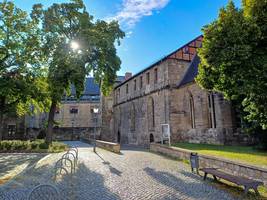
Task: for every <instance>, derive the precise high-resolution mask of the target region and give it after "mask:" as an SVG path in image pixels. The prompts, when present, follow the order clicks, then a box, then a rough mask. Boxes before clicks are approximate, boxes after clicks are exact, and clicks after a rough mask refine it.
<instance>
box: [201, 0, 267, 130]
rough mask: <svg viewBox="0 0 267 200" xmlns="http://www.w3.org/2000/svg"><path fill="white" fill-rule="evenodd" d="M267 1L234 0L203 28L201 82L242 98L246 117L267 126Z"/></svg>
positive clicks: (211, 88) (227, 96) (210, 88)
mask: <svg viewBox="0 0 267 200" xmlns="http://www.w3.org/2000/svg"><path fill="white" fill-rule="evenodd" d="M266 25H267V1H266V0H244V1H243V8H242V9H237V8H236V7H235V5H234V3H233V2H232V1H230V2H229V4H228V5H227V7H226V8H222V9H221V10H220V13H219V17H218V19H217V20H215V21H214V22H212V23H211V24H209V25H207V26H205V27H204V28H203V32H204V40H203V44H202V48H201V49H200V50H199V52H198V53H199V56H200V59H201V64H200V67H199V75H198V76H197V78H196V81H197V83H198V84H200V85H201V86H202V87H203V88H206V89H208V90H213V91H218V92H221V93H223V94H224V96H225V97H226V98H228V99H230V100H234V101H239V103H240V104H242V109H243V111H244V113H245V118H246V119H247V120H249V121H252V122H256V123H257V124H259V125H261V126H262V128H264V129H265V128H267V49H266V48H267V45H266V41H267V39H266V34H267V33H266V30H267V29H266Z"/></svg>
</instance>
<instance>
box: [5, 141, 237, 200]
mask: <svg viewBox="0 0 267 200" xmlns="http://www.w3.org/2000/svg"><path fill="white" fill-rule="evenodd" d="M68 144H69V145H73V146H78V147H79V159H78V167H77V169H76V171H75V173H74V174H73V175H72V176H71V175H65V176H63V177H58V179H57V180H56V181H55V182H54V180H53V174H54V169H53V167H54V165H55V162H56V161H57V160H58V159H59V158H60V157H61V156H62V153H61V154H50V155H49V156H47V157H46V158H45V159H42V160H41V161H40V162H38V163H37V164H36V165H34V166H33V167H32V168H31V169H29V170H25V171H24V172H23V173H21V174H19V175H18V176H17V177H15V178H14V179H13V180H11V181H9V182H8V183H6V184H5V185H3V186H1V187H0V199H1V200H2V199H10V200H11V199H12V200H17V199H18V200H22V199H26V197H27V195H28V194H29V193H30V191H31V190H32V188H33V187H34V186H36V185H38V184H47V183H49V184H53V185H54V186H55V187H56V188H57V189H58V190H59V193H60V196H61V199H70V200H72V199H75V200H76V199H81V200H87V199H127V200H128V199H155V200H158V199H164V200H165V199H166V200H167V199H203V200H204V199H205V200H206V199H211V200H212V199H214V200H228V199H229V200H230V199H234V198H233V197H232V196H231V195H229V194H228V193H226V192H224V191H222V190H219V189H216V188H214V187H212V186H210V185H208V184H206V183H205V182H203V181H202V178H201V177H199V176H197V175H195V174H192V173H191V172H190V168H189V166H188V165H186V164H184V163H182V162H178V161H175V160H171V159H168V158H166V157H163V156H160V155H157V154H154V153H150V152H148V151H146V150H143V149H138V148H133V147H125V148H123V150H122V151H121V154H120V155H119V154H114V153H111V152H108V151H105V150H102V149H99V148H97V154H95V153H93V151H92V147H91V146H90V145H88V144H85V143H81V142H68ZM1 195H2V196H1ZM40 199H41V198H40Z"/></svg>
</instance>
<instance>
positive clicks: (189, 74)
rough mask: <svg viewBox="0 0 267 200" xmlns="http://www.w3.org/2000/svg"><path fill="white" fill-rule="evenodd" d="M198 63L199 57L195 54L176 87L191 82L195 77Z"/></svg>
mask: <svg viewBox="0 0 267 200" xmlns="http://www.w3.org/2000/svg"><path fill="white" fill-rule="evenodd" d="M199 63H200V59H199V57H198V56H197V55H195V57H194V58H193V60H192V62H191V63H190V65H189V67H188V69H187V71H186V72H185V74H184V77H183V78H182V80H181V81H180V82H179V83H178V84H177V86H178V87H181V86H182V85H185V84H187V83H190V82H193V81H194V80H195V77H196V76H197V74H198V65H199Z"/></svg>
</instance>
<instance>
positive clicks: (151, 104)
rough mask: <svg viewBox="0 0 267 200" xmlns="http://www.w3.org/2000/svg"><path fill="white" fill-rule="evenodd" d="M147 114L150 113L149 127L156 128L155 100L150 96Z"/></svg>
mask: <svg viewBox="0 0 267 200" xmlns="http://www.w3.org/2000/svg"><path fill="white" fill-rule="evenodd" d="M147 115H148V128H149V129H154V127H155V105H154V100H153V98H152V97H149V98H148V102H147Z"/></svg>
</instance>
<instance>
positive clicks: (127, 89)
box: [126, 84, 129, 94]
mask: <svg viewBox="0 0 267 200" xmlns="http://www.w3.org/2000/svg"><path fill="white" fill-rule="evenodd" d="M128 92H129V86H128V84H126V94H128Z"/></svg>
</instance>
